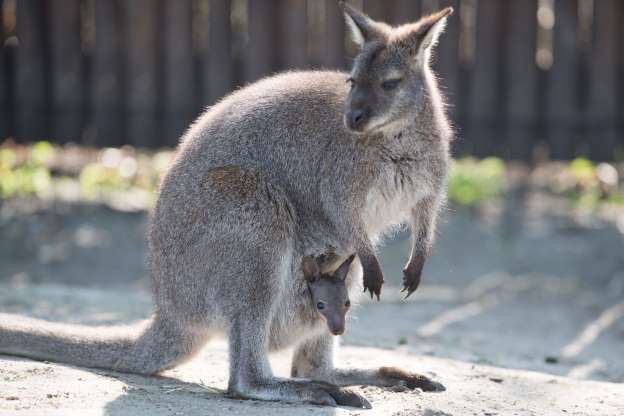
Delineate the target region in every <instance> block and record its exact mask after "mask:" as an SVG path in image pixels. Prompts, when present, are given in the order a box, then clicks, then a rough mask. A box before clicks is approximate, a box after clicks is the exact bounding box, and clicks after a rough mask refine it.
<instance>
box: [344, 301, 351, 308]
mask: <svg viewBox="0 0 624 416" xmlns="http://www.w3.org/2000/svg"><path fill="white" fill-rule="evenodd" d="M349 306H351V301H350V300H348V301H346V302H345V307H347V308H348V307H349Z"/></svg>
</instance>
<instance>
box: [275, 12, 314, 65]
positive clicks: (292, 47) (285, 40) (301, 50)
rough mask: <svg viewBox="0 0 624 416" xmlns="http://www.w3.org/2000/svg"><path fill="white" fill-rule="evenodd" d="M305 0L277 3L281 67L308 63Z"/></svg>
mask: <svg viewBox="0 0 624 416" xmlns="http://www.w3.org/2000/svg"><path fill="white" fill-rule="evenodd" d="M306 4H307V2H306V0H281V1H280V3H279V4H278V10H276V13H278V14H279V25H278V28H277V29H278V31H279V33H280V36H279V37H278V42H279V43H278V45H277V47H278V48H279V55H280V58H281V59H280V62H279V67H280V69H281V68H297V69H301V68H304V67H305V66H306V64H307V63H308V62H307V61H308V57H307V53H306V52H307V48H308V45H307V30H305V29H304V28H306V27H307V23H308V19H307V10H306V9H307V7H306Z"/></svg>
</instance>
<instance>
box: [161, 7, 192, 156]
mask: <svg viewBox="0 0 624 416" xmlns="http://www.w3.org/2000/svg"><path fill="white" fill-rule="evenodd" d="M163 7H164V8H163V13H164V17H165V20H164V22H163V23H164V26H163V27H162V30H163V33H162V34H163V44H162V48H163V53H164V144H165V145H166V146H175V145H176V144H177V143H178V139H179V138H180V135H181V134H182V132H183V131H184V130H185V129H186V127H188V125H189V124H190V123H191V121H192V120H193V116H194V112H195V103H196V102H197V100H196V99H195V71H194V66H193V32H192V25H191V22H192V12H193V10H192V3H191V0H178V1H175V2H173V1H164V2H163Z"/></svg>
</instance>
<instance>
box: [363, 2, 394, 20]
mask: <svg viewBox="0 0 624 416" xmlns="http://www.w3.org/2000/svg"><path fill="white" fill-rule="evenodd" d="M394 5H395V2H394V1H379V0H364V7H363V9H364V13H366V14H367V15H368V16H370V17H371V18H372V19H373V20H379V21H381V22H388V21H390V20H391V19H392V16H393V15H394V12H393V9H394Z"/></svg>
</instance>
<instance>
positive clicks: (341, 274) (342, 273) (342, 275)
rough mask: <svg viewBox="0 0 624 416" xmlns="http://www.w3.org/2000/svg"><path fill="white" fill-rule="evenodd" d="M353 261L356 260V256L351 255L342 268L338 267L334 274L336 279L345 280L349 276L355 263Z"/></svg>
mask: <svg viewBox="0 0 624 416" xmlns="http://www.w3.org/2000/svg"><path fill="white" fill-rule="evenodd" d="M353 259H355V254H351V255H350V256H349V257H348V258H347V259H346V260H345V261H344V262H342V264H341V265H340V267H338V268H337V269H336V271H335V272H334V277H336V278H338V279H340V280H345V279H346V278H347V275H348V274H349V268H350V267H351V263H353Z"/></svg>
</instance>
